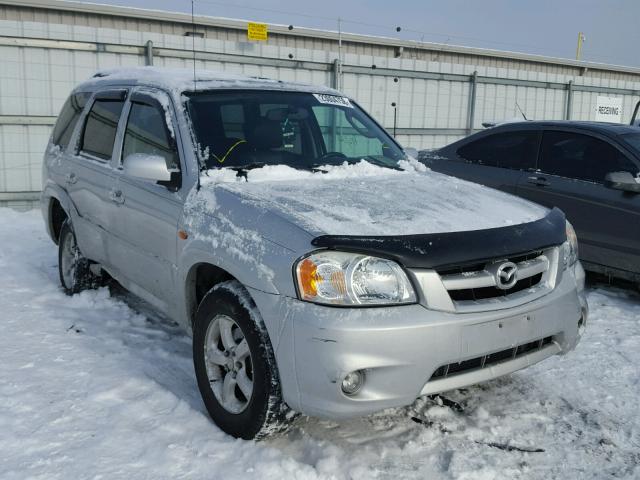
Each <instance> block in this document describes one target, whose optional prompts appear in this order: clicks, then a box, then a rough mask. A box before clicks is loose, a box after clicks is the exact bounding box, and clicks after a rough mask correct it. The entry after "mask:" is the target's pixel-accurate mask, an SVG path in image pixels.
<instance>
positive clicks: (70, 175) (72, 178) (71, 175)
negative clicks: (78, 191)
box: [64, 172, 78, 185]
mask: <svg viewBox="0 0 640 480" xmlns="http://www.w3.org/2000/svg"><path fill="white" fill-rule="evenodd" d="M64 180H65V182H67V183H68V184H69V185H72V184H74V183H76V182H77V181H78V176H77V175H76V174H75V173H73V172H71V173H67V174H66V175H65V177H64Z"/></svg>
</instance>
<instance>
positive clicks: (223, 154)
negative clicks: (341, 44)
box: [187, 90, 405, 170]
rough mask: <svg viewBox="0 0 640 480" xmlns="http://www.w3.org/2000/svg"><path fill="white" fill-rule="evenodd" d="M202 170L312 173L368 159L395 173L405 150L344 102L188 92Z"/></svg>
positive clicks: (265, 93) (296, 94)
mask: <svg viewBox="0 0 640 480" xmlns="http://www.w3.org/2000/svg"><path fill="white" fill-rule="evenodd" d="M188 96H189V100H188V102H187V111H188V113H189V115H190V118H191V123H192V126H193V130H194V133H195V136H196V141H197V148H198V156H199V158H200V162H201V164H202V167H203V168H206V169H211V168H222V167H230V168H233V169H237V170H243V169H247V170H248V169H250V168H255V167H261V166H263V165H287V166H290V167H293V168H298V169H306V170H314V169H317V168H318V167H321V166H323V165H337V164H343V163H344V162H348V163H357V162H360V161H361V160H363V159H364V160H366V161H368V162H370V163H373V164H375V165H379V166H382V167H387V168H393V169H397V168H398V161H399V160H402V159H404V158H405V155H404V153H403V151H402V150H401V149H400V148H399V147H398V146H397V145H396V144H395V142H393V140H392V139H391V138H390V137H389V135H388V134H387V133H386V132H385V131H384V130H383V129H382V128H380V127H379V126H378V125H377V124H376V123H375V122H374V121H372V120H371V118H370V117H369V116H368V115H367V114H365V113H364V112H363V111H362V110H361V109H360V108H359V107H358V106H357V105H355V104H353V103H352V102H350V101H349V100H348V99H347V98H344V97H340V96H334V95H326V94H314V93H304V92H277V91H264V90H261V91H220V92H211V91H208V92H206V91H205V92H198V93H190V94H188Z"/></svg>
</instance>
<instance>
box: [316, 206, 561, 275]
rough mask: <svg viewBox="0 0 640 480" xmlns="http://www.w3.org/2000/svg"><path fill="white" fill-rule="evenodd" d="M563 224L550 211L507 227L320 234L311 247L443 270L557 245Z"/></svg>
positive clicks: (414, 266) (406, 265) (557, 212)
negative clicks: (395, 233) (396, 233)
mask: <svg viewBox="0 0 640 480" xmlns="http://www.w3.org/2000/svg"><path fill="white" fill-rule="evenodd" d="M565 222H566V220H565V216H564V213H563V212H562V211H561V210H559V209H558V208H554V209H553V210H551V211H550V212H549V213H548V214H547V216H546V217H544V218H541V219H540V220H536V221H535V222H530V223H521V224H519V225H511V226H508V227H498V228H490V229H485V230H470V231H464V232H445V233H430V234H424V235H400V236H395V237H390V236H341V235H322V236H319V237H316V238H314V239H313V240H312V241H311V244H312V245H313V246H315V247H318V248H328V249H331V250H343V251H348V252H356V253H363V254H368V255H375V256H378V257H383V258H390V259H392V260H395V261H397V262H398V263H400V264H401V265H403V266H405V267H408V268H443V267H453V266H463V265H469V264H474V263H480V262H483V261H487V260H491V259H496V258H501V257H505V258H506V257H510V256H516V255H520V254H525V253H529V252H533V251H536V250H541V249H543V248H548V247H551V246H555V245H560V244H562V243H564V241H565V240H566V239H567V234H566V226H565Z"/></svg>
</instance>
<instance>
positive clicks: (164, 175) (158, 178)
mask: <svg viewBox="0 0 640 480" xmlns="http://www.w3.org/2000/svg"><path fill="white" fill-rule="evenodd" d="M123 170H124V173H125V175H128V176H130V177H135V178H141V179H143V180H149V181H151V182H168V181H170V180H171V172H170V171H169V169H168V168H167V162H166V161H165V159H164V158H162V157H161V156H159V155H146V154H144V153H133V154H131V155H129V156H127V157H126V158H125V159H124V164H123Z"/></svg>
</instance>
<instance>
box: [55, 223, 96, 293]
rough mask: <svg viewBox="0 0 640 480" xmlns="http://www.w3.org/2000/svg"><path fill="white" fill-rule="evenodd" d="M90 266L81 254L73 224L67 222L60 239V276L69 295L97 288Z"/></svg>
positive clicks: (61, 231)
mask: <svg viewBox="0 0 640 480" xmlns="http://www.w3.org/2000/svg"><path fill="white" fill-rule="evenodd" d="M89 265H90V262H89V260H87V259H86V258H85V257H83V256H82V253H80V249H79V248H78V244H77V242H76V236H75V234H74V233H73V229H72V228H71V223H70V222H69V220H65V222H64V223H63V224H62V227H61V228H60V238H59V239H58V274H59V275H60V283H61V284H62V288H64V291H65V293H66V294H67V295H73V294H74V293H78V292H81V291H82V290H86V289H88V288H95V287H96V286H97V278H96V276H95V275H94V274H93V273H92V272H91V269H90V268H89Z"/></svg>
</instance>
